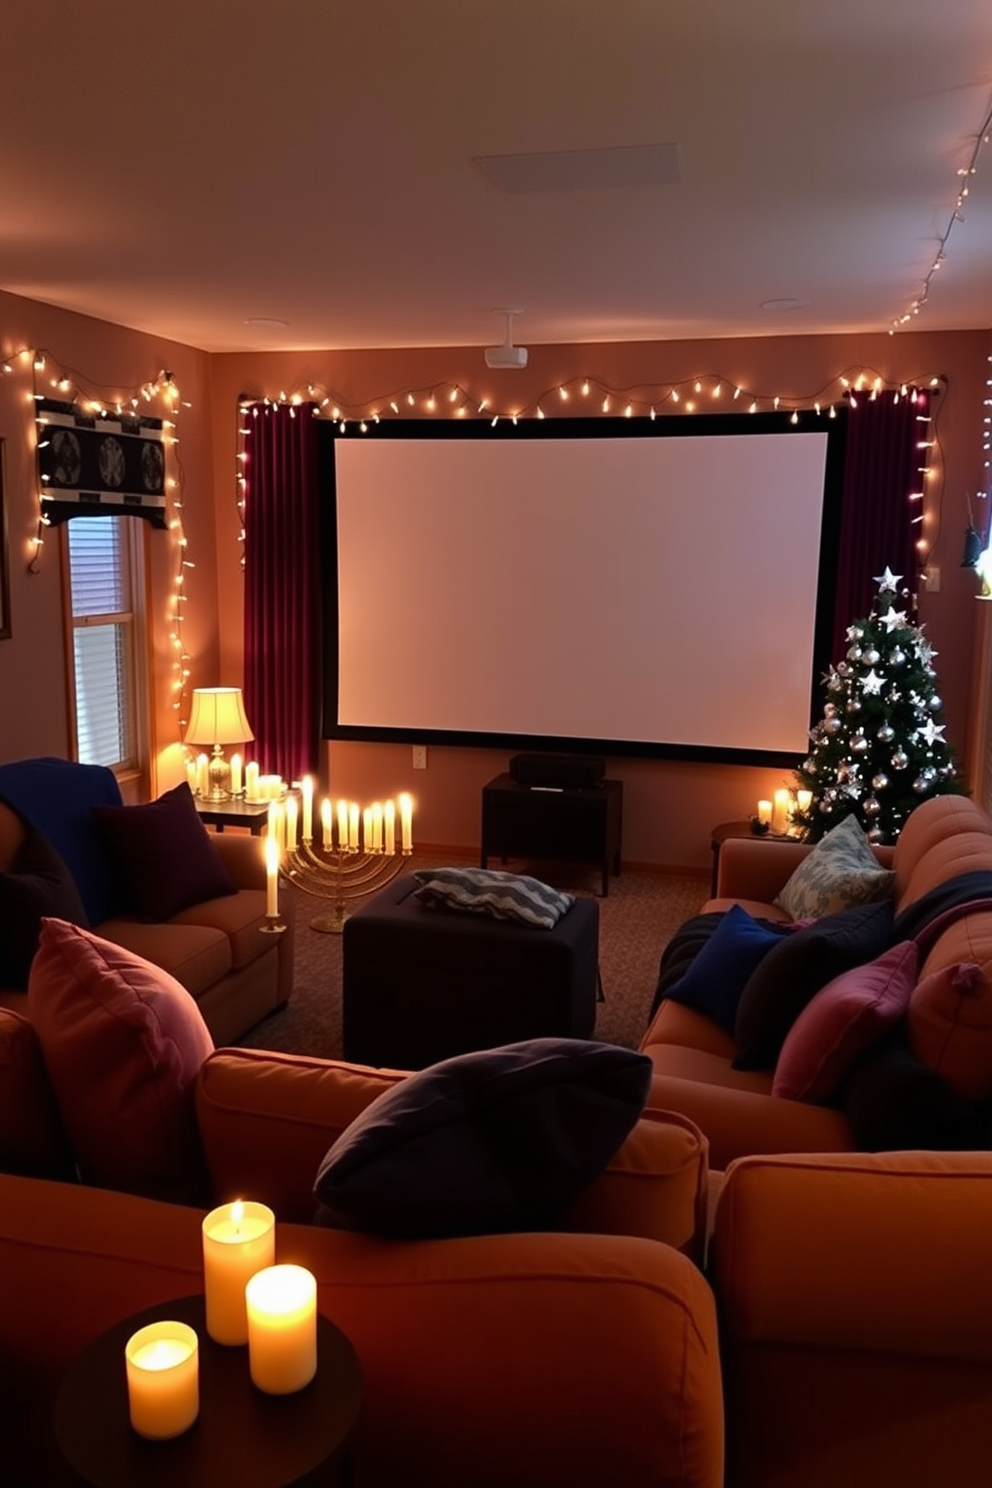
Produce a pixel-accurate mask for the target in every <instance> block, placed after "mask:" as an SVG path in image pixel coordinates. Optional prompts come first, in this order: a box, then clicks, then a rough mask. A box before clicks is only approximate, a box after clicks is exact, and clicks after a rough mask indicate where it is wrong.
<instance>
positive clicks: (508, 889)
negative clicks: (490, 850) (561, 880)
mask: <svg viewBox="0 0 992 1488" xmlns="http://www.w3.org/2000/svg"><path fill="white" fill-rule="evenodd" d="M413 876H414V878H415V879H416V880H417V882H418V883H419V884H420V888H419V889H417V891H416V893H415V895H414V898H416V899H419V900H420V902H421V903H422V904H428V905H432V906H433V907H435V908H443V909H459V910H466V911H467V912H468V913H469V914H482V915H491V916H492V918H493V919H496V920H514V921H516V922H517V924H520V925H530V926H532V927H533V928H534V929H537V930H553V929H554V927H555V925H557V923H558V921H559V920H560V919H561V917H562V915H563V914H567V913H568V911H569V910H570V909H571V907H572V905H573V904H574V903H575V895H574V894H563V893H560V892H559V891H558V890H557V889H553V888H552V887H551V885H550V884H546V883H542V881H541V880H540V879H539V878H531V877H530V876H529V875H528V874H526V873H505V872H504V871H503V870H502V869H501V868H422V869H420V870H419V871H418V872H416V873H415V874H414V875H413Z"/></svg>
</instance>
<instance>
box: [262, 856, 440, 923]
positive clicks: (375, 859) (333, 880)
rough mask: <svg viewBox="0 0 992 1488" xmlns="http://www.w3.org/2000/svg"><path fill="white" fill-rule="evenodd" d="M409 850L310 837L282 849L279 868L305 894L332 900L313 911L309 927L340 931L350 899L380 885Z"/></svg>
mask: <svg viewBox="0 0 992 1488" xmlns="http://www.w3.org/2000/svg"><path fill="white" fill-rule="evenodd" d="M411 851H412V849H410V848H403V849H398V850H397V851H396V852H394V853H387V852H363V851H360V850H359V849H357V848H317V847H316V846H315V844H314V843H313V841H312V840H311V839H304V841H303V842H302V843H301V845H300V846H299V847H298V848H295V849H294V850H293V851H292V852H287V853H286V855H285V858H284V861H283V872H284V873H285V875H286V877H287V878H289V879H290V881H291V882H292V883H294V884H296V886H297V887H298V888H300V889H302V890H303V892H304V893H305V894H313V895H314V896H315V897H316V898H319V899H330V900H332V901H333V903H332V907H331V909H330V911H329V912H328V913H327V914H319V915H315V916H314V918H313V919H312V920H311V921H310V928H311V930H320V931H322V932H323V933H324V934H326V935H340V934H341V931H342V930H343V929H344V926H345V921H346V920H347V918H348V914H349V904H350V903H351V901H352V900H355V899H361V898H364V897H365V895H367V894H374V893H376V892H377V891H378V890H379V889H381V888H383V887H384V886H385V885H386V884H387V883H389V881H390V879H393V878H395V877H396V875H397V874H398V873H399V871H400V868H401V867H402V866H403V861H404V859H405V858H409V857H410V854H411Z"/></svg>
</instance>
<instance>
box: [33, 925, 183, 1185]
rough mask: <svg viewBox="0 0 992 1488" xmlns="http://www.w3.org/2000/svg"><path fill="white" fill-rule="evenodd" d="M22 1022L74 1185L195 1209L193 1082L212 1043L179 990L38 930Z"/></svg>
mask: <svg viewBox="0 0 992 1488" xmlns="http://www.w3.org/2000/svg"><path fill="white" fill-rule="evenodd" d="M28 1011H29V1014H30V1017H31V1021H32V1023H33V1024H34V1027H35V1030H36V1032H37V1034H38V1038H39V1040H40V1042H41V1048H42V1053H43V1055H44V1058H45V1064H46V1066H47V1068H48V1073H49V1077H50V1078H51V1082H52V1086H53V1088H54V1090H55V1094H56V1098H57V1099H58V1103H59V1108H60V1110H61V1112H62V1119H63V1121H64V1123H65V1127H66V1130H67V1132H68V1134H69V1139H70V1142H71V1144H72V1147H73V1150H74V1152H75V1154H76V1157H77V1160H78V1162H79V1166H80V1170H81V1172H82V1175H83V1178H84V1179H85V1181H86V1182H88V1183H93V1184H96V1185H97V1186H99V1187H102V1188H113V1189H125V1190H127V1191H128V1192H130V1193H141V1194H147V1195H149V1196H152V1197H157V1198H164V1199H172V1200H176V1201H180V1202H197V1201H198V1200H199V1199H200V1198H201V1197H202V1192H203V1184H202V1177H203V1171H204V1170H203V1158H202V1152H201V1149H200V1141H199V1135H198V1132H197V1126H196V1116H195V1109H194V1082H195V1079H196V1075H197V1072H198V1070H199V1068H200V1065H201V1064H202V1063H203V1061H204V1059H206V1057H207V1055H208V1054H209V1053H210V1052H211V1050H212V1049H213V1040H212V1039H211V1037H210V1034H209V1032H208V1030H207V1026H206V1024H205V1023H204V1021H203V1018H202V1016H201V1014H200V1011H199V1009H198V1008H197V1006H196V1003H195V1002H194V1001H193V999H192V998H191V997H190V995H189V993H188V992H187V991H186V989H185V988H184V987H182V986H181V985H180V984H179V982H177V981H176V980H175V978H174V977H171V976H169V974H168V973H167V972H164V971H162V970H161V969H160V968H159V967H157V966H153V965H152V964H151V962H149V961H145V960H143V959H142V958H141V957H140V956H136V955H134V954H133V953H132V952H130V951H125V950H124V949H122V947H120V946H116V945H114V944H113V943H112V942H110V941H108V940H102V939H101V938H100V937H99V936H96V935H94V934H93V933H92V931H89V930H84V929H82V928H80V927H79V926H78V925H70V924H68V923H67V922H66V921H64V920H56V919H49V920H43V921H42V928H41V940H40V944H39V947H38V954H37V956H36V957H35V959H34V964H33V965H32V967H31V976H30V979H29V982H28Z"/></svg>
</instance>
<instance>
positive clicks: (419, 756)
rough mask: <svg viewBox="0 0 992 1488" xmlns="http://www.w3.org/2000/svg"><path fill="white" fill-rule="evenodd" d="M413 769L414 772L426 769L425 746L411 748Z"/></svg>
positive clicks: (415, 745) (419, 745) (418, 745)
mask: <svg viewBox="0 0 992 1488" xmlns="http://www.w3.org/2000/svg"><path fill="white" fill-rule="evenodd" d="M413 768H414V769H415V770H426V769H427V745H426V744H414V746H413Z"/></svg>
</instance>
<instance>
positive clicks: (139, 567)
mask: <svg viewBox="0 0 992 1488" xmlns="http://www.w3.org/2000/svg"><path fill="white" fill-rule="evenodd" d="M144 527H145V524H144V523H143V522H138V521H135V519H134V518H133V517H118V516H104V517H89V516H88V517H85V518H83V517H77V518H75V519H74V520H73V521H70V522H67V523H66V524H65V531H66V535H67V537H66V541H67V553H68V567H69V595H70V606H69V608H70V613H71V627H72V672H73V688H72V693H73V697H74V702H75V733H76V758H77V759H79V760H80V761H81V762H82V763H83V764H86V765H109V766H110V767H111V769H113V770H115V771H117V772H119V773H128V772H131V771H137V770H140V768H141V763H142V761H141V755H142V740H143V739H144V736H145V720H144V717H143V714H142V713H141V712H140V710H139V700H140V699H141V698H142V696H143V691H142V688H141V685H140V684H141V677H142V671H143V669H142V667H141V665H140V658H141V657H142V656H143V654H144V648H143V644H142V642H143V633H142V632H143V626H142V623H141V616H142V611H143V603H142V601H143V597H144V584H143V563H142V557H143V552H144V549H143V546H142V543H143V535H144Z"/></svg>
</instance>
